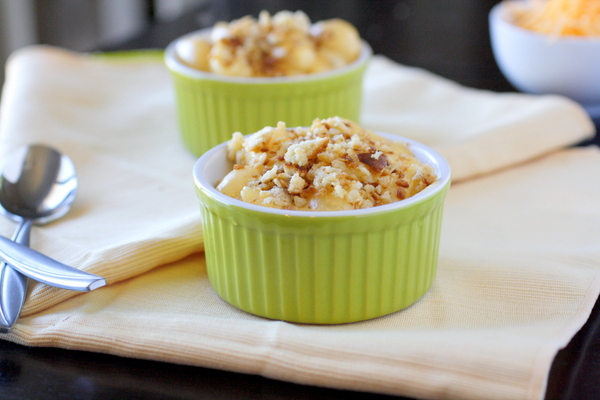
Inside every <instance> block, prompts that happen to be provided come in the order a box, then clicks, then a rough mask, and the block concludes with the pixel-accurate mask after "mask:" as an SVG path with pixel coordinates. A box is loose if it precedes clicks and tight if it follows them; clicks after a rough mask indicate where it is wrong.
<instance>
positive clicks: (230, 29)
mask: <svg viewBox="0 0 600 400" xmlns="http://www.w3.org/2000/svg"><path fill="white" fill-rule="evenodd" d="M361 48H362V44H361V40H360V35H359V34H358V31H357V30H356V28H355V27H354V26H353V25H352V24H350V23H349V22H346V21H344V20H341V19H329V20H324V21H320V22H317V23H315V24H311V21H310V19H309V18H308V16H307V15H306V14H305V13H303V12H302V11H296V12H290V11H280V12H278V13H276V14H275V15H273V16H271V15H270V14H269V13H268V12H267V11H262V12H261V13H260V15H259V17H258V19H255V18H253V17H251V16H245V17H243V18H240V19H238V20H234V21H231V22H230V23H227V22H218V23H217V24H215V26H214V27H213V28H212V31H211V35H210V37H208V38H207V37H201V36H192V37H186V38H183V39H181V40H180V41H178V43H177V45H176V53H177V55H178V57H179V59H180V60H181V61H183V62H184V63H185V64H187V65H189V66H191V67H193V68H196V69H199V70H202V71H208V72H214V73H217V74H221V75H228V76H241V77H269V76H294V75H303V74H311V73H316V72H323V71H329V70H332V69H335V68H340V67H343V66H345V65H348V64H350V63H351V62H353V61H355V60H356V59H357V58H358V56H359V55H360V52H361Z"/></svg>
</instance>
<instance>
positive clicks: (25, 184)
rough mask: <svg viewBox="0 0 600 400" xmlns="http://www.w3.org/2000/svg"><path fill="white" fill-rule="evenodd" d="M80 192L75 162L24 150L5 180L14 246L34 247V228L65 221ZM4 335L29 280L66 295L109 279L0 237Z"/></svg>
mask: <svg viewBox="0 0 600 400" xmlns="http://www.w3.org/2000/svg"><path fill="white" fill-rule="evenodd" d="M76 192H77V176H76V174H75V167H74V165H73V162H72V161H71V159H70V158H68V157H67V156H65V155H62V154H60V153H59V152H58V151H56V150H54V149H52V148H49V147H47V146H42V145H30V146H24V147H21V148H19V149H18V150H17V151H16V152H15V154H14V155H13V157H11V159H10V160H9V162H8V164H6V166H5V168H4V171H2V176H1V177H0V212H2V213H3V214H5V215H6V216H8V217H9V218H11V219H13V220H15V221H17V222H18V223H19V225H18V227H17V229H16V231H15V234H14V235H13V241H15V242H16V243H18V244H21V245H25V246H29V233H30V229H31V225H32V224H33V223H36V224H44V223H48V222H50V221H53V220H55V219H57V218H60V217H62V216H63V215H65V213H66V212H67V211H68V210H69V208H70V206H71V203H72V202H73V200H74V199H75V194H76ZM0 257H1V258H2V259H4V261H8V262H10V266H9V265H7V264H6V263H5V262H2V263H1V264H0V330H4V331H6V330H8V329H10V327H11V326H12V325H13V324H14V322H15V321H16V320H17V318H18V316H19V313H20V311H21V307H22V305H23V302H24V301H25V296H26V293H27V276H29V277H30V278H33V279H35V280H38V281H40V282H43V283H46V284H49V285H53V286H58V287H62V288H65V289H71V290H78V291H87V290H93V289H95V288H98V287H101V286H104V285H105V284H106V281H105V280H104V278H102V277H99V276H96V275H92V274H88V273H87V272H83V271H80V270H78V269H75V268H72V267H69V266H67V265H64V264H61V263H59V262H57V261H54V260H52V259H50V258H48V257H45V256H43V255H42V254H40V253H37V252H35V251H34V250H30V249H27V248H24V247H23V246H19V245H17V244H14V243H12V244H11V242H9V241H8V240H7V239H5V238H1V237H0Z"/></svg>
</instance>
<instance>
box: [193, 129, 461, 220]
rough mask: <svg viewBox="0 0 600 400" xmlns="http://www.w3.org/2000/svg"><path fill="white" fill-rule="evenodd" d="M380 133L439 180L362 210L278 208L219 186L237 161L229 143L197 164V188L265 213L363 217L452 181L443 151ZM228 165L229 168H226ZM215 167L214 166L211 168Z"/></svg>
mask: <svg viewBox="0 0 600 400" xmlns="http://www.w3.org/2000/svg"><path fill="white" fill-rule="evenodd" d="M374 133H376V134H377V135H380V136H382V137H385V138H387V139H390V140H393V141H398V142H403V143H406V144H407V145H408V147H409V149H410V150H411V151H412V152H413V154H414V155H415V156H416V157H417V159H418V160H419V161H421V162H424V163H427V164H429V165H431V166H432V167H433V168H434V170H435V172H436V174H437V176H438V179H437V180H436V181H435V182H434V183H432V184H431V185H429V186H428V187H427V188H425V189H424V190H422V191H421V192H419V193H417V194H416V195H414V196H412V197H409V198H408V199H405V200H401V201H397V202H395V203H391V204H386V205H383V206H377V207H371V208H365V209H359V210H345V211H297V210H282V209H277V208H270V207H264V206H259V205H254V204H250V203H246V202H243V201H241V200H238V199H235V198H233V197H229V196H227V195H225V194H223V193H221V192H220V191H218V190H217V189H216V187H215V186H216V183H217V181H218V180H220V179H222V178H223V177H224V176H225V175H226V174H227V172H228V171H230V170H231V168H232V167H233V163H231V161H229V160H227V156H226V146H227V142H225V143H221V144H219V145H217V146H215V147H213V148H212V149H210V150H209V151H207V152H206V153H204V154H203V155H202V156H201V157H200V158H199V159H198V160H197V161H196V164H195V165H194V169H193V177H194V183H195V185H196V187H197V188H198V189H200V190H202V191H204V192H205V193H206V194H207V195H209V196H210V197H211V198H213V199H214V200H216V201H218V202H219V203H221V204H225V205H229V206H235V207H239V208H244V209H248V210H253V211H256V212H260V213H265V214H273V215H282V216H294V217H305V218H324V217H351V216H361V215H369V214H379V213H384V212H389V211H397V210H399V209H404V208H408V207H410V206H412V205H414V204H416V203H420V202H422V201H425V200H428V199H430V198H432V197H434V196H435V195H436V194H438V193H439V192H440V191H442V190H443V189H444V188H445V187H446V186H447V185H448V184H449V183H450V180H451V168H450V165H449V164H448V162H447V161H446V159H445V158H444V157H443V156H442V155H441V154H439V153H438V152H437V151H435V150H433V149H431V148H430V147H428V146H425V145H424V144H422V143H420V142H417V141H415V140H412V139H408V138H405V137H403V136H399V135H393V134H388V133H383V132H376V131H374ZM218 163H221V168H220V169H221V170H224V172H223V173H221V172H219V173H217V172H215V167H218ZM224 165H227V166H228V167H229V168H228V169H227V168H223V166H224ZM211 167H212V168H211ZM207 171H210V172H211V173H212V174H213V176H212V177H211V178H209V177H207V176H206V172H207Z"/></svg>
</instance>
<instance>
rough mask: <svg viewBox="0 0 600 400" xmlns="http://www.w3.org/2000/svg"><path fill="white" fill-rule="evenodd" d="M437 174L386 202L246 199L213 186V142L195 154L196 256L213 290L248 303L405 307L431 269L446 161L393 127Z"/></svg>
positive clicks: (223, 164) (290, 307)
mask: <svg viewBox="0 0 600 400" xmlns="http://www.w3.org/2000/svg"><path fill="white" fill-rule="evenodd" d="M380 135H382V136H386V137H388V138H392V139H393V140H401V141H404V142H406V143H408V144H409V148H410V149H411V150H412V151H413V153H414V154H415V155H416V156H417V157H418V158H419V159H420V160H421V161H423V162H426V163H428V164H430V165H431V166H432V167H433V168H434V169H435V171H436V173H437V175H438V180H437V181H436V182H435V183H433V184H432V185H430V186H429V187H428V188H426V189H425V190H423V191H422V192H420V193H418V194H417V195H415V196H413V197H410V198H408V199H406V200H402V201H399V202H396V203H393V204H389V205H385V206H379V207H374V208H370V209H363V210H352V211H333V212H306V211H287V210H278V209H271V208H267V207H261V206H256V205H252V204H248V203H244V202H242V201H239V200H236V199H233V198H231V197H229V196H226V195H224V194H222V193H220V192H219V191H217V190H216V189H215V186H216V184H217V182H218V181H219V180H220V179H222V178H223V177H224V176H225V175H226V173H227V172H229V171H230V170H231V168H232V163H231V162H230V161H228V160H227V155H226V154H227V153H226V144H225V143H223V144H221V145H219V146H217V147H215V148H213V149H211V150H210V151H208V152H207V153H205V154H204V155H203V156H202V157H200V158H199V159H198V161H197V163H196V165H195V167H194V181H195V185H196V189H197V194H198V197H199V199H200V204H201V207H200V208H201V214H202V223H203V230H204V240H205V252H206V265H207V270H208V277H209V280H210V282H211V284H212V286H213V288H214V289H215V291H216V292H217V293H218V294H219V295H220V296H221V297H222V298H223V299H224V300H226V301H227V302H229V303H230V304H232V305H234V306H236V307H238V308H240V309H242V310H244V311H247V312H249V313H252V314H255V315H258V316H262V317H267V318H271V319H277V320H285V321H290V322H299V323H310V324H339V323H347V322H355V321H362V320H366V319H371V318H375V317H379V316H382V315H386V314H390V313H393V312H395V311H398V310H401V309H403V308H406V307H408V306H410V305H411V304H413V303H414V302H416V301H417V300H418V299H419V298H420V297H421V296H423V295H424V294H425V292H427V290H428V289H429V288H430V286H431V284H432V283H433V280H434V278H435V274H436V269H437V259H438V247H439V239H440V229H441V220H442V209H443V202H444V198H445V197H446V193H447V191H448V188H449V186H450V167H449V165H448V163H447V162H446V160H445V159H444V158H442V157H441V156H440V155H439V154H438V153H437V152H435V151H433V150H431V149H429V148H427V147H425V146H424V145H422V144H420V143H417V142H414V141H412V140H409V139H405V138H402V137H399V136H391V135H385V134H381V133H380Z"/></svg>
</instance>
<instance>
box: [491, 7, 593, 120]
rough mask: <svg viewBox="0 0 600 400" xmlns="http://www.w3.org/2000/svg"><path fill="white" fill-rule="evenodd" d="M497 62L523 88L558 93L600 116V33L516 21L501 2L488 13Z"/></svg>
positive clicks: (529, 90)
mask: <svg viewBox="0 0 600 400" xmlns="http://www.w3.org/2000/svg"><path fill="white" fill-rule="evenodd" d="M489 23H490V38H491V42H492V50H493V52H494V57H495V58H496V62H497V63H498V66H499V67H500V70H501V71H502V73H503V74H504V76H505V77H506V79H507V80H508V81H509V82H510V83H511V84H512V85H513V86H514V87H516V88H517V89H518V90H520V91H522V92H526V93H534V94H550V93H551V94H559V95H564V96H567V97H569V98H571V99H573V100H575V101H577V102H579V103H580V104H582V105H583V106H584V107H585V108H586V110H587V111H588V112H589V113H590V114H591V115H592V116H593V117H595V116H600V38H598V37H576V36H557V37H554V36H551V35H547V34H541V33H537V32H534V31H531V30H528V29H524V28H521V27H519V26H516V25H515V24H513V22H512V17H511V15H510V13H509V12H508V10H507V7H506V6H505V3H504V2H502V3H499V4H497V5H496V6H494V8H492V10H491V12H490V16H489Z"/></svg>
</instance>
